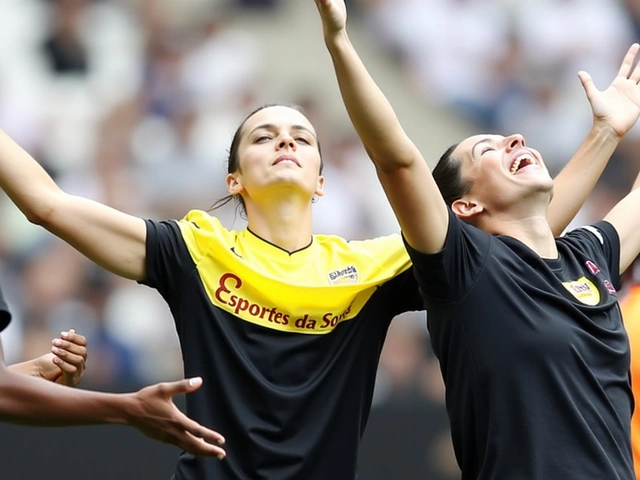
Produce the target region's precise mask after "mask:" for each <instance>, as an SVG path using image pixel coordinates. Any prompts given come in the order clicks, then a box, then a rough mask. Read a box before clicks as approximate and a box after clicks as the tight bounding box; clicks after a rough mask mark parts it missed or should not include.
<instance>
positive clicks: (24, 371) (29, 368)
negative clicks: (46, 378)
mask: <svg viewBox="0 0 640 480" xmlns="http://www.w3.org/2000/svg"><path fill="white" fill-rule="evenodd" d="M7 370H9V371H10V372H11V373H15V374H18V375H28V376H30V377H40V375H39V373H38V372H39V370H38V365H37V363H36V359H31V360H27V361H26V362H21V363H14V364H13V365H9V366H7Z"/></svg>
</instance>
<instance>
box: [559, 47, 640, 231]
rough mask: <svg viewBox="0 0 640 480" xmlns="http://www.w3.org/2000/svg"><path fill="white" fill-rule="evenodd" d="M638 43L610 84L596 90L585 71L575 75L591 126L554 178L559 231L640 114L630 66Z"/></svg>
mask: <svg viewBox="0 0 640 480" xmlns="http://www.w3.org/2000/svg"><path fill="white" fill-rule="evenodd" d="M639 50H640V46H639V45H638V44H637V43H636V44H633V45H632V46H631V48H629V51H628V52H627V54H626V55H625V57H624V59H623V61H622V65H620V70H619V71H618V74H617V76H616V77H615V78H614V80H613V82H611V85H609V87H608V88H607V89H606V90H604V91H600V90H598V89H597V88H596V87H595V85H594V83H593V80H592V79H591V76H590V75H589V74H588V73H586V72H580V73H579V74H578V75H579V77H580V81H581V82H582V86H583V87H584V90H585V92H586V95H587V99H588V100H589V103H590V105H591V110H592V112H593V127H592V128H591V131H590V132H589V134H588V135H587V138H586V139H585V141H584V142H583V143H582V145H581V146H580V148H579V149H578V151H577V152H576V154H575V155H574V156H573V158H572V159H571V161H570V162H569V163H568V164H567V166H566V167H565V168H564V169H563V170H562V171H561V172H560V174H559V175H558V176H557V177H556V179H555V188H554V197H553V200H552V201H551V204H550V205H549V214H548V218H549V224H550V225H551V228H552V230H553V232H554V234H555V235H560V234H561V233H562V231H563V230H564V229H565V228H566V227H567V225H568V224H569V222H570V221H571V220H572V219H573V217H574V216H575V215H576V214H577V213H578V210H579V209H580V207H582V205H583V204H584V202H585V201H586V199H587V197H588V196H589V194H590V193H591V191H592V190H593V187H594V186H595V184H596V182H597V181H598V178H600V175H601V174H602V171H603V170H604V168H605V167H606V165H607V162H608V161H609V159H610V158H611V155H612V154H613V152H614V151H615V149H616V148H617V146H618V143H619V142H620V139H621V138H622V137H623V136H624V135H625V134H626V133H627V132H628V131H629V130H630V129H631V127H633V125H634V124H635V123H636V121H637V120H638V116H639V115H640V86H639V85H638V83H637V80H636V78H637V76H638V67H637V66H636V67H635V68H634V67H633V64H634V63H635V61H636V56H637V55H638V51H639Z"/></svg>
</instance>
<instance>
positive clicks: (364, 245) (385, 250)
mask: <svg viewBox="0 0 640 480" xmlns="http://www.w3.org/2000/svg"><path fill="white" fill-rule="evenodd" d="M314 239H315V241H316V242H317V244H318V245H319V246H321V247H323V248H326V249H331V250H333V251H336V252H343V253H348V254H351V255H357V256H366V257H372V258H378V259H382V258H389V257H398V258H404V257H406V258H408V254H407V249H406V248H405V246H404V243H403V241H402V237H401V236H400V234H397V233H394V234H391V235H386V236H382V237H376V238H370V239H367V240H346V239H344V238H342V237H338V236H335V235H315V236H314Z"/></svg>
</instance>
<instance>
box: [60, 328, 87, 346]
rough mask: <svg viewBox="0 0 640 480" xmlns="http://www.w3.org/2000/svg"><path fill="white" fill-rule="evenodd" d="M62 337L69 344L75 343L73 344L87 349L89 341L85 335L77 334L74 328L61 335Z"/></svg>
mask: <svg viewBox="0 0 640 480" xmlns="http://www.w3.org/2000/svg"><path fill="white" fill-rule="evenodd" d="M60 337H62V338H63V339H64V340H66V341H67V342H69V343H73V344H75V345H78V346H80V347H86V346H87V339H86V338H85V337H84V336H83V335H80V334H78V333H76V331H75V330H74V329H73V328H72V329H71V330H69V331H68V332H62V333H60Z"/></svg>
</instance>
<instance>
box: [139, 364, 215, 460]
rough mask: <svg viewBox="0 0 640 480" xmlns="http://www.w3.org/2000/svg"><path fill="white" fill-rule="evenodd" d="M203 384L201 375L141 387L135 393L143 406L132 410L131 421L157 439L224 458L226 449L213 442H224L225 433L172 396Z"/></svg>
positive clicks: (191, 450) (196, 453) (189, 450)
mask: <svg viewBox="0 0 640 480" xmlns="http://www.w3.org/2000/svg"><path fill="white" fill-rule="evenodd" d="M201 385H202V379H201V378H199V377H198V378H191V379H189V380H180V381H177V382H171V383H158V384H156V385H152V386H150V387H146V388H143V389H142V390H139V391H138V392H136V393H135V394H133V395H134V397H135V398H136V399H137V404H138V407H139V408H136V409H134V410H133V411H131V412H130V413H131V424H132V425H133V426H134V427H136V428H137V429H138V430H140V431H141V432H142V433H144V434H145V435H146V436H148V437H150V438H153V439H155V440H160V441H161V442H165V443H172V444H174V445H177V446H178V447H180V448H181V449H183V450H185V451H187V452H189V453H192V454H194V455H202V456H207V457H218V458H219V459H220V460H222V459H223V458H224V457H225V455H226V453H225V451H224V450H223V449H222V448H220V447H218V446H216V445H213V444H212V443H210V442H214V443H217V444H218V445H222V444H224V437H223V436H222V435H220V434H219V433H217V432H214V431H213V430H209V429H208V428H206V427H204V426H202V425H200V424H199V423H198V422H195V421H194V420H191V419H190V418H189V417H187V416H186V415H185V414H184V413H182V412H181V411H180V409H179V408H178V407H177V406H176V405H175V404H174V403H173V400H172V398H173V397H174V396H176V395H179V394H182V393H191V392H194V391H196V390H197V389H198V388H200V386H201Z"/></svg>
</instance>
